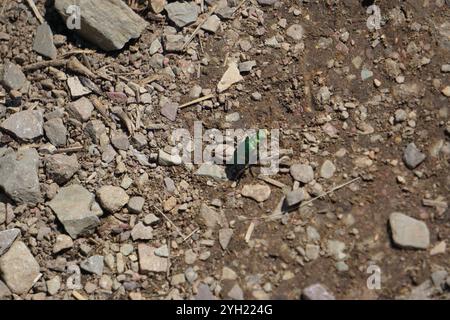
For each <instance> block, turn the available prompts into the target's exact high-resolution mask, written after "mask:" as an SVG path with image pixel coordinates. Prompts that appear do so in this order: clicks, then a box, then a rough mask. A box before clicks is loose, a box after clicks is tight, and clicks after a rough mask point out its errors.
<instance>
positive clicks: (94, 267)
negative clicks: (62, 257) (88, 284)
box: [80, 255, 104, 276]
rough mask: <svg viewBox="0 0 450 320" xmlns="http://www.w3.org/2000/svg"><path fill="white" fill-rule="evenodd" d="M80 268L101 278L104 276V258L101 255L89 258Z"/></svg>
mask: <svg viewBox="0 0 450 320" xmlns="http://www.w3.org/2000/svg"><path fill="white" fill-rule="evenodd" d="M80 268H81V269H82V270H84V271H86V272H89V273H93V274H96V275H98V276H101V275H102V274H103V268H104V258H103V256H100V255H96V256H92V257H89V258H88V259H86V260H84V261H83V262H82V263H81V264H80Z"/></svg>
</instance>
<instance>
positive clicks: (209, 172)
mask: <svg viewBox="0 0 450 320" xmlns="http://www.w3.org/2000/svg"><path fill="white" fill-rule="evenodd" d="M195 174H196V175H197V176H201V177H208V178H213V179H215V180H224V181H225V180H228V178H227V174H226V172H225V168H224V167H221V166H219V165H217V164H215V163H203V164H201V165H200V167H199V168H198V170H197V171H196V172H195Z"/></svg>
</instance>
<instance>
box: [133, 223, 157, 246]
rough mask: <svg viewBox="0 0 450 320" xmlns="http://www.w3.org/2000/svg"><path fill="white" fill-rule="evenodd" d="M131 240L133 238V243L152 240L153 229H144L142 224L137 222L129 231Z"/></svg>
mask: <svg viewBox="0 0 450 320" xmlns="http://www.w3.org/2000/svg"><path fill="white" fill-rule="evenodd" d="M131 238H133V241H136V240H151V239H152V238H153V228H152V227H150V226H148V227H146V226H145V225H144V224H143V223H142V222H139V223H138V224H136V225H135V226H134V228H133V230H131Z"/></svg>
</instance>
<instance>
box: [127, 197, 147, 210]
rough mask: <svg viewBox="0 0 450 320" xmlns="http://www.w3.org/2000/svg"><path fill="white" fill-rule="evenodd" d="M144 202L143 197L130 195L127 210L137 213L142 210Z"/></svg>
mask: <svg viewBox="0 0 450 320" xmlns="http://www.w3.org/2000/svg"><path fill="white" fill-rule="evenodd" d="M144 203H145V199H144V198H143V197H132V198H131V199H130V201H128V211H129V212H130V213H135V214H139V213H141V212H142V208H143V207H144Z"/></svg>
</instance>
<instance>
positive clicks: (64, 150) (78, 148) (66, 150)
mask: <svg viewBox="0 0 450 320" xmlns="http://www.w3.org/2000/svg"><path fill="white" fill-rule="evenodd" d="M83 150H84V147H83V146H75V147H68V148H62V149H58V150H56V151H55V153H73V152H79V151H83Z"/></svg>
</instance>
